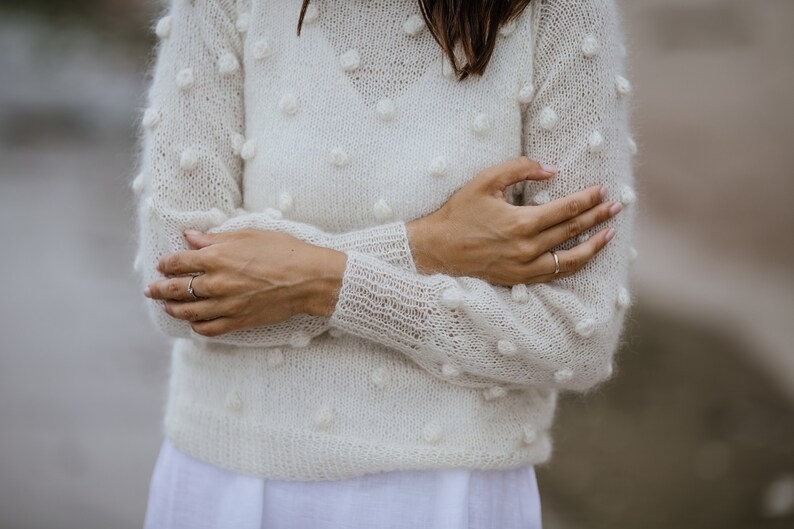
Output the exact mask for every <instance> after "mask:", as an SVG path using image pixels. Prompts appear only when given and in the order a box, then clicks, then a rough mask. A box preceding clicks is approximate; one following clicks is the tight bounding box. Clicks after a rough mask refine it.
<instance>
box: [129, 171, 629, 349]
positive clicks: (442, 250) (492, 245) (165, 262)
mask: <svg viewBox="0 0 794 529" xmlns="http://www.w3.org/2000/svg"><path fill="white" fill-rule="evenodd" d="M554 174H556V172H555V170H554V169H553V168H549V167H548V166H541V165H540V164H538V163H537V162H534V161H532V160H529V159H528V158H527V157H525V156H521V157H519V158H516V159H513V160H509V161H507V162H504V163H501V164H498V165H495V166H492V167H488V168H486V169H483V170H482V171H480V172H479V173H478V174H477V175H476V176H475V177H474V178H473V179H472V180H471V181H470V182H469V183H468V184H466V185H465V186H464V187H462V188H461V189H459V190H458V191H457V192H456V193H455V194H453V195H452V196H451V197H450V199H449V200H448V201H447V202H446V203H445V204H444V205H443V206H441V207H440V208H439V209H438V210H436V211H434V212H433V213H431V214H430V215H427V216H425V217H422V218H419V219H415V220H412V221H410V222H408V223H407V224H406V227H407V230H408V238H409V245H410V247H411V251H412V254H413V256H414V260H415V263H416V267H417V269H418V270H419V271H420V272H421V273H423V274H432V273H438V272H441V273H445V274H449V275H453V276H470V277H477V278H480V279H483V280H486V281H488V282H490V283H492V284H495V285H504V286H512V285H515V284H518V283H525V284H529V283H543V282H548V281H552V280H554V279H558V278H560V277H565V276H569V275H571V274H574V273H576V272H577V271H579V270H581V269H582V267H584V266H585V265H586V264H587V263H588V262H589V261H590V260H591V259H592V258H593V257H594V256H595V255H596V254H597V253H598V252H600V251H601V250H602V249H603V248H604V247H605V246H606V244H607V243H608V242H609V240H610V239H611V238H612V237H613V236H614V235H615V231H614V230H612V229H603V230H601V231H599V232H598V233H596V234H594V235H593V236H592V237H590V238H589V239H588V240H587V241H585V242H583V243H581V244H578V245H577V246H575V247H573V248H571V249H570V250H561V251H558V252H557V255H558V258H559V262H560V272H559V274H557V275H555V274H554V273H553V272H554V258H553V257H552V255H551V254H550V253H549V250H550V249H552V248H554V247H556V246H558V245H559V244H561V243H563V242H565V241H566V240H568V239H570V238H572V237H575V236H577V235H579V234H580V233H582V232H583V231H585V230H588V229H590V228H592V227H594V226H596V225H598V224H601V223H603V222H604V221H606V220H607V219H609V218H611V217H613V216H614V215H617V214H618V213H619V212H620V210H621V209H622V205H621V204H620V203H619V202H614V201H605V200H604V197H605V196H606V193H607V190H606V189H605V188H604V187H603V186H600V185H594V186H591V187H588V188H586V189H583V190H581V191H578V192H576V193H573V194H571V195H568V196H566V197H563V198H560V199H558V200H554V201H552V202H549V203H547V204H542V205H538V206H514V205H512V204H510V203H509V202H507V200H506V199H505V189H506V188H507V187H508V186H510V185H512V184H514V183H516V182H519V181H522V180H545V179H548V178H551V177H553V176H554ZM185 236H186V237H187V239H188V241H189V242H190V243H191V245H193V246H194V247H195V248H196V249H195V250H184V251H181V252H175V253H172V254H168V255H166V256H163V257H162V258H161V259H160V261H159V263H158V270H159V271H160V272H161V273H162V274H163V275H165V276H173V277H170V278H169V279H164V280H160V281H156V282H154V283H151V284H150V285H149V286H148V287H147V288H146V290H145V291H144V295H146V296H147V297H150V298H152V299H158V300H163V301H164V305H163V309H164V310H165V311H166V313H168V314H169V315H171V316H172V317H175V318H180V319H183V320H187V321H189V322H191V327H192V328H193V330H195V331H196V332H197V333H199V334H202V335H205V336H217V335H220V334H224V333H227V332H230V331H234V330H242V329H247V328H250V327H255V326H259V325H268V324H273V323H278V322H281V321H284V320H286V319H289V318H290V317H292V316H294V315H295V314H300V313H305V314H312V315H316V316H330V315H331V314H332V313H333V311H334V308H335V306H336V303H337V300H338V294H339V290H340V288H341V286H342V277H343V275H344V271H345V266H346V264H347V254H345V253H344V252H341V251H337V250H334V249H331V248H324V247H319V246H314V245H312V244H309V243H306V242H304V241H302V240H300V239H298V238H296V237H292V236H291V235H287V234H285V233H281V232H275V231H268V230H257V229H246V230H240V231H235V232H229V233H219V234H208V233H201V232H197V231H192V230H187V231H186V232H185ZM197 273H200V274H201V275H200V276H198V277H196V278H195V279H194V280H193V287H194V289H195V292H196V293H197V295H199V296H201V297H202V299H200V300H198V301H196V300H193V298H192V296H191V295H190V294H188V293H187V286H188V282H189V280H190V276H189V275H186V274H197Z"/></svg>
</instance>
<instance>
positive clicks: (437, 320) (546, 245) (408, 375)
mask: <svg viewBox="0 0 794 529" xmlns="http://www.w3.org/2000/svg"><path fill="white" fill-rule="evenodd" d="M298 15H299V16H298ZM296 21H297V22H298V28H297V30H298V31H296V28H295V23H296ZM156 31H157V34H158V36H159V37H160V39H161V42H160V46H159V50H158V57H157V63H156V66H155V68H154V77H153V82H152V86H151V89H150V91H149V108H148V109H147V110H146V112H145V113H144V116H143V125H144V129H145V133H144V137H143V153H142V157H141V170H140V173H139V176H138V177H137V178H136V179H135V182H134V184H133V188H134V189H135V191H136V192H137V193H138V196H139V199H140V202H139V204H140V209H139V216H138V219H139V233H140V240H139V243H140V251H139V254H138V258H137V259H136V266H137V268H138V269H139V270H140V271H141V274H142V276H143V279H144V284H145V285H146V289H145V292H144V293H145V295H146V296H148V297H149V298H150V301H149V308H150V309H151V312H150V313H151V315H152V318H153V320H154V322H155V323H156V325H157V326H158V328H159V329H160V330H161V331H162V332H164V333H165V334H167V335H169V336H172V337H175V338H176V341H175V342H174V348H173V351H172V366H171V379H170V385H169V394H168V403H167V407H166V413H165V421H164V427H165V434H166V438H167V439H166V441H165V442H164V445H163V449H162V451H161V454H160V458H159V459H158V462H157V465H156V468H155V472H154V476H153V479H152V485H151V491H150V499H149V507H148V510H147V520H146V527H147V528H155V527H156V528H160V527H169V528H178V527H190V528H193V529H195V528H199V527H235V528H246V527H260V526H261V527H269V528H271V527H290V528H296V527H324V528H334V527H345V528H353V527H367V528H370V529H371V528H380V527H392V528H398V527H400V528H402V527H443V528H453V529H454V528H458V527H476V528H480V527H500V528H513V527H540V504H539V497H538V493H537V485H536V482H535V475H534V465H536V464H540V463H543V462H546V461H548V460H549V459H550V457H551V453H552V439H551V436H550V427H551V424H552V421H553V416H554V410H555V406H556V402H557V395H558V393H559V392H560V391H577V392H586V391H588V390H590V389H591V388H593V387H595V386H596V385H597V384H599V383H600V382H602V381H604V380H606V379H607V378H608V377H609V376H610V375H611V373H612V370H613V355H614V352H615V350H616V348H617V344H618V342H619V339H620V335H621V329H622V325H623V320H624V316H625V311H626V309H627V308H628V306H629V305H630V303H631V296H630V294H629V288H628V271H629V267H628V262H629V260H630V256H631V253H632V252H633V249H632V247H631V238H632V232H633V230H632V224H633V218H634V213H633V210H634V208H628V209H627V210H626V211H624V212H623V213H621V214H619V213H620V210H621V209H622V208H623V207H624V206H625V205H628V204H630V203H632V202H633V201H634V199H635V198H636V195H635V193H634V191H633V187H632V186H633V176H632V162H631V154H632V148H633V147H632V146H633V142H632V141H631V139H630V135H629V128H628V110H629V109H628V104H627V96H628V92H629V89H630V86H629V84H628V81H627V80H626V79H625V77H624V72H623V60H622V54H621V47H622V45H621V40H622V35H621V30H620V23H619V14H618V12H617V10H616V7H615V5H614V1H613V0H588V1H585V2H564V1H563V0H532V2H531V3H530V2H528V0H521V1H515V2H496V3H494V2H491V1H485V0H421V1H417V0H369V1H368V2H366V3H359V2H352V1H350V0H311V3H308V2H303V4H302V5H299V4H298V3H297V0H271V1H267V2H265V1H259V0H190V1H189V0H174V2H173V4H172V5H171V7H170V12H169V13H168V14H166V16H165V17H164V18H162V19H161V20H160V21H159V22H158V24H157V29H156ZM536 160H537V161H536ZM550 164H553V165H550Z"/></svg>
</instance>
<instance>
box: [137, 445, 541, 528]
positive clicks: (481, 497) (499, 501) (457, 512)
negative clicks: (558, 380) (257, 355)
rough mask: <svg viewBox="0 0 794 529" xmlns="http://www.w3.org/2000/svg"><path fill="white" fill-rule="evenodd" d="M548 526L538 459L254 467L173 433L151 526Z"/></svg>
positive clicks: (161, 463) (155, 488)
mask: <svg viewBox="0 0 794 529" xmlns="http://www.w3.org/2000/svg"><path fill="white" fill-rule="evenodd" d="M416 527H432V528H439V529H441V528H443V529H519V528H520V529H541V516H540V494H539V492H538V486H537V481H536V479H535V469H534V467H533V466H532V465H527V466H524V467H519V468H517V469H508V470H476V469H475V470H469V469H445V470H399V471H391V472H380V473H373V474H365V475H363V476H359V477H356V478H353V479H345V480H336V481H282V480H271V479H263V478H258V477H252V476H245V475H241V474H237V473H234V472H231V471H229V470H226V469H223V468H219V467H216V466H213V465H210V464H207V463H204V462H203V461H200V460H198V459H195V458H193V457H191V456H189V455H187V454H185V453H183V452H181V451H179V450H177V449H176V448H175V447H174V446H173V445H172V444H171V443H170V442H169V441H168V440H167V439H166V440H165V441H164V442H163V445H162V447H161V449H160V454H159V456H158V458H157V462H156V464H155V467H154V472H153V473H152V480H151V485H150V488H149V502H148V506H147V509H146V521H145V524H144V529H221V528H223V529H254V528H256V529H281V528H284V529H407V528H416Z"/></svg>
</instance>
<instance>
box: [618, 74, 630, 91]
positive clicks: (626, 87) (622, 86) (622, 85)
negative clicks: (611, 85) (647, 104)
mask: <svg viewBox="0 0 794 529" xmlns="http://www.w3.org/2000/svg"><path fill="white" fill-rule="evenodd" d="M615 90H617V92H618V94H619V95H622V96H625V95H628V94H630V93H631V83H630V82H629V80H628V79H626V78H625V77H623V76H622V75H616V76H615Z"/></svg>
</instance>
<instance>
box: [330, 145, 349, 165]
mask: <svg viewBox="0 0 794 529" xmlns="http://www.w3.org/2000/svg"><path fill="white" fill-rule="evenodd" d="M328 160H329V161H330V162H331V163H332V164H334V165H335V166H337V167H342V166H344V165H347V164H348V163H349V162H350V159H349V158H348V156H347V153H346V152H345V151H344V149H342V148H341V147H334V148H333V149H331V150H329V151H328Z"/></svg>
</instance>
